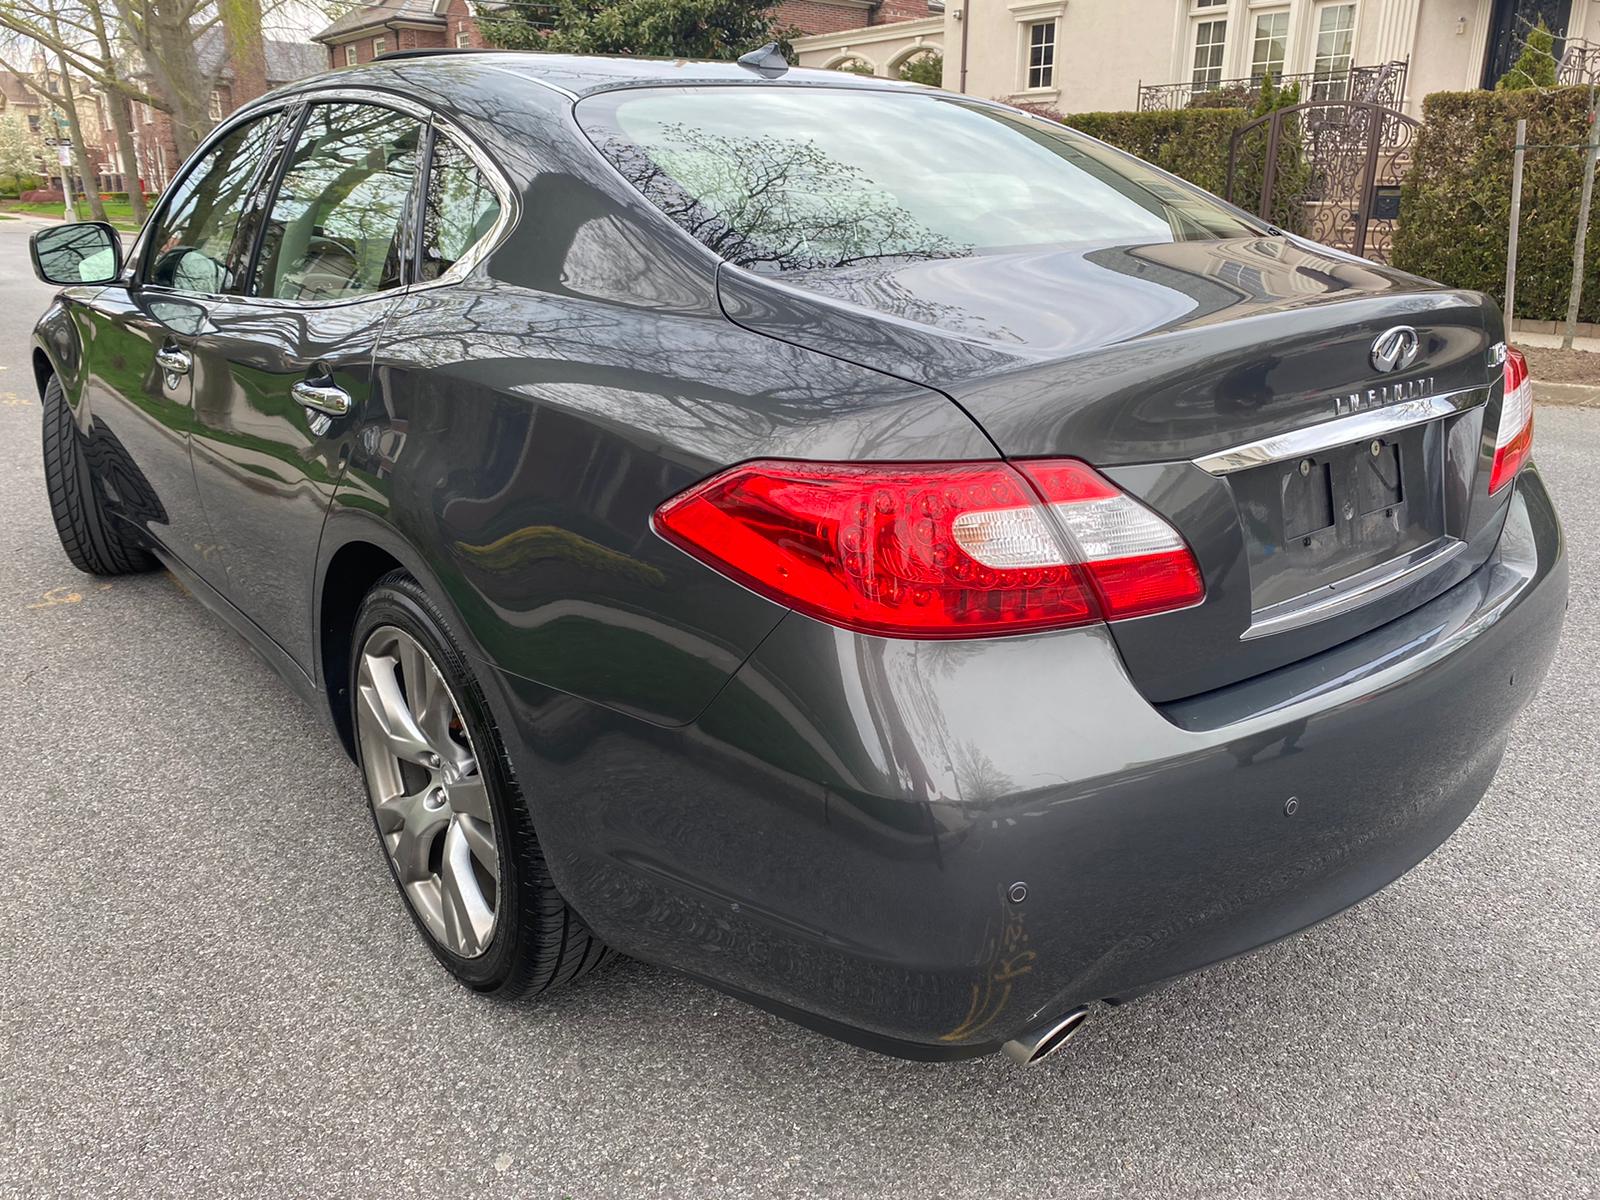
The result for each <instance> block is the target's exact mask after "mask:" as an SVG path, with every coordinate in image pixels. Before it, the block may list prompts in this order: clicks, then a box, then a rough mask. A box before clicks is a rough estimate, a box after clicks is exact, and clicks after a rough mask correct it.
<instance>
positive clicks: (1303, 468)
mask: <svg viewBox="0 0 1600 1200" xmlns="http://www.w3.org/2000/svg"><path fill="white" fill-rule="evenodd" d="M1300 474H1301V475H1302V476H1305V475H1309V474H1311V460H1310V459H1309V458H1302V459H1301V460H1300Z"/></svg>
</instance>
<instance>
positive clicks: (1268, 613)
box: [1239, 536, 1467, 642]
mask: <svg viewBox="0 0 1600 1200" xmlns="http://www.w3.org/2000/svg"><path fill="white" fill-rule="evenodd" d="M1466 548H1467V543H1466V542H1464V541H1462V540H1461V539H1460V538H1453V537H1448V536H1446V537H1441V538H1438V539H1437V540H1435V541H1432V542H1429V543H1428V544H1427V545H1426V546H1419V547H1417V549H1415V550H1412V551H1411V552H1409V553H1407V554H1402V555H1401V556H1400V557H1399V558H1395V559H1391V560H1390V561H1389V562H1386V563H1379V564H1378V565H1377V566H1375V567H1372V568H1369V569H1368V570H1366V571H1363V572H1361V573H1360V574H1359V575H1352V576H1351V577H1350V578H1348V579H1341V580H1340V581H1339V582H1338V583H1335V584H1331V585H1329V586H1328V587H1326V588H1322V589H1319V590H1318V591H1316V592H1312V593H1311V597H1310V598H1308V597H1305V596H1300V597H1297V598H1296V599H1294V600H1288V601H1285V602H1284V603H1282V604H1275V605H1273V606H1272V607H1271V608H1264V609H1259V610H1257V611H1256V612H1255V613H1253V614H1251V621H1250V627H1249V628H1248V629H1246V630H1245V631H1244V632H1243V633H1241V634H1240V635H1239V640H1240V641H1241V642H1248V641H1251V640H1253V639H1255V638H1262V637H1270V636H1272V635H1273V634H1275V633H1285V632H1287V631H1288V630H1291V629H1299V628H1300V627H1301V626H1304V625H1313V624H1315V623H1316V622H1318V621H1326V620H1328V619H1329V618H1330V617H1337V616H1341V615H1342V614H1344V613H1346V612H1349V611H1350V610H1352V609H1355V608H1359V607H1361V606H1362V605H1363V604H1370V603H1372V601H1374V600H1380V599H1382V598H1383V597H1384V596H1388V595H1391V594H1392V593H1394V592H1397V591H1399V590H1400V589H1401V588H1403V587H1405V585H1406V584H1408V583H1410V582H1412V581H1413V580H1414V579H1416V578H1418V577H1419V576H1421V575H1424V574H1426V573H1427V572H1429V571H1431V570H1433V569H1434V568H1435V567H1442V566H1443V565H1444V564H1445V563H1447V562H1449V561H1450V560H1451V559H1452V558H1454V557H1455V556H1456V555H1458V554H1460V553H1461V552H1462V551H1463V550H1465V549H1466Z"/></svg>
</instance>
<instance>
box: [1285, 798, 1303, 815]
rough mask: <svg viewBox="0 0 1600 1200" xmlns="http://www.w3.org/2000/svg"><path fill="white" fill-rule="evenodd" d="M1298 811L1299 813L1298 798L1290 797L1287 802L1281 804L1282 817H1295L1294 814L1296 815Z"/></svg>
mask: <svg viewBox="0 0 1600 1200" xmlns="http://www.w3.org/2000/svg"><path fill="white" fill-rule="evenodd" d="M1299 811H1300V798H1299V797H1298V796H1290V797H1289V798H1288V799H1287V800H1285V801H1284V802H1283V815H1284V816H1286V817H1292V816H1294V815H1295V813H1297V812H1299Z"/></svg>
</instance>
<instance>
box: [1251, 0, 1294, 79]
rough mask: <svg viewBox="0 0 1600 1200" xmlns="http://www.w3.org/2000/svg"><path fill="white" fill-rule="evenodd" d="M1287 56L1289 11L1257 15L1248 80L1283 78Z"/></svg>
mask: <svg viewBox="0 0 1600 1200" xmlns="http://www.w3.org/2000/svg"><path fill="white" fill-rule="evenodd" d="M1288 56H1289V10H1288V9H1283V10H1281V11H1279V12H1266V13H1259V14H1257V16H1256V30H1255V40H1254V41H1253V42H1252V44H1251V50H1250V78H1251V79H1255V80H1259V79H1261V78H1263V77H1264V76H1267V75H1271V76H1272V77H1273V78H1274V79H1282V78H1283V64H1284V60H1285V59H1287V58H1288Z"/></svg>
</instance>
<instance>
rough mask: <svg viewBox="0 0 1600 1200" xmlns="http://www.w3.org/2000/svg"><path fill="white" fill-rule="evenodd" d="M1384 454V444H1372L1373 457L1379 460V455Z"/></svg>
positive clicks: (1375, 442)
mask: <svg viewBox="0 0 1600 1200" xmlns="http://www.w3.org/2000/svg"><path fill="white" fill-rule="evenodd" d="M1382 453H1383V443H1382V442H1379V441H1374V442H1373V443H1372V457H1373V458H1377V457H1378V455H1380V454H1382Z"/></svg>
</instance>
